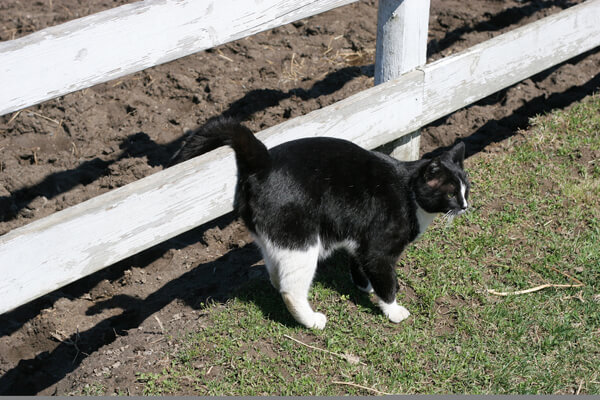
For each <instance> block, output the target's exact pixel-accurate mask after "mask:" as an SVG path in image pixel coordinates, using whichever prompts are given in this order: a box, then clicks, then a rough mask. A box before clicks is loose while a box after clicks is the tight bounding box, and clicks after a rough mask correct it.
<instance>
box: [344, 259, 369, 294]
mask: <svg viewBox="0 0 600 400" xmlns="http://www.w3.org/2000/svg"><path fill="white" fill-rule="evenodd" d="M349 262H350V277H351V278H352V282H353V283H354V284H355V285H356V287H357V288H358V289H359V290H362V291H363V292H365V293H373V286H372V285H371V282H370V281H369V278H367V275H366V274H365V273H364V271H363V270H362V268H361V266H360V264H359V262H358V260H356V259H355V258H354V257H351V258H350V261H349Z"/></svg>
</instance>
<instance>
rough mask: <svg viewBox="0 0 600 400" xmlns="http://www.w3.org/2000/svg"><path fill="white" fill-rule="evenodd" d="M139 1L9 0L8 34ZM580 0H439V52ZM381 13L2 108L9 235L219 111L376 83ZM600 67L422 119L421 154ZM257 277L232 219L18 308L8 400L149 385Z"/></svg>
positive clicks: (5, 366) (496, 128)
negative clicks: (184, 336)
mask: <svg viewBox="0 0 600 400" xmlns="http://www.w3.org/2000/svg"><path fill="white" fill-rule="evenodd" d="M128 2H130V1H117V0H113V1H108V0H94V1H82V0H53V1H49V2H42V1H37V2H22V1H18V0H6V1H3V2H2V4H0V10H1V12H0V40H10V39H13V38H16V37H20V36H24V35H26V34H28V33H31V32H34V31H37V30H39V29H42V28H45V27H47V26H51V25H55V24H58V23H61V22H65V21H67V20H70V19H73V18H77V17H81V16H84V15H88V14H91V13H94V12H98V11H101V10H105V9H108V8H111V7H115V6H118V5H121V4H125V3H128ZM579 2H580V1H567V0H556V1H529V2H523V1H517V0H507V1H504V2H499V1H496V0H473V1H470V2H464V1H461V0H447V1H441V0H432V4H431V13H430V27H429V44H428V61H433V60H436V59H439V58H441V57H444V56H447V55H450V54H453V53H456V52H458V51H460V50H463V49H465V48H468V47H470V46H472V45H474V44H476V43H478V42H481V41H484V40H487V39H489V38H491V37H493V36H496V35H498V34H501V33H503V32H506V31H508V30H510V29H513V28H515V27H517V26H520V25H523V24H526V23H529V22H532V21H534V20H537V19H539V18H541V17H544V16H547V15H549V14H552V13H556V12H559V11H561V10H562V9H564V8H567V7H569V6H572V5H573V4H576V3H579ZM376 19H377V9H376V2H375V1H374V0H368V1H361V2H358V3H356V4H352V5H349V6H346V7H342V8H339V9H336V10H332V11H330V12H327V13H324V14H321V15H317V16H314V17H311V18H308V19H305V20H302V21H298V22H295V23H293V24H289V25H286V26H283V27H280V28H276V29H272V30H270V31H267V32H263V33H260V34H257V35H254V36H252V37H249V38H246V39H242V40H238V41H235V42H232V43H229V44H226V45H223V46H220V47H218V48H215V49H212V50H209V51H205V52H202V53H198V54H195V55H192V56H189V57H185V58H183V59H180V60H177V61H174V62H171V63H168V64H165V65H161V66H157V67H154V68H151V69H148V70H145V71H142V72H139V73H136V74H133V75H131V76H127V77H124V78H121V79H119V80H116V81H112V82H108V83H105V84H102V85H97V86H95V87H92V88H89V89H86V90H83V91H79V92H76V93H72V94H69V95H66V96H63V97H60V98H58V99H55V100H52V101H48V102H45V103H43V104H41V105H38V106H34V107H30V108H28V109H26V110H22V111H19V112H16V113H13V114H10V115H5V116H1V117H0V151H1V152H0V234H4V233H6V232H8V231H10V230H12V229H15V228H17V227H20V226H23V225H25V224H27V223H29V222H31V221H34V220H36V219H39V218H42V217H44V216H47V215H49V214H51V213H54V212H56V211H59V210H61V209H64V208H66V207H69V206H72V205H74V204H77V203H80V202H82V201H85V200H87V199H90V198H92V197H95V196H97V195H99V194H101V193H104V192H106V191H108V190H111V189H113V188H116V187H119V186H122V185H125V184H127V183H130V182H132V181H134V180H136V179H139V178H142V177H144V176H147V175H149V174H152V173H154V172H157V171H159V170H161V169H163V168H165V166H166V165H167V164H168V162H169V160H170V159H171V156H172V155H173V154H174V152H175V151H176V149H178V148H179V146H180V145H181V142H182V139H183V138H184V133H185V132H186V131H187V130H188V129H191V128H193V127H195V126H197V125H200V124H203V123H204V122H206V121H207V120H208V119H210V118H212V117H215V116H219V115H235V116H237V117H242V118H244V119H245V120H246V121H247V125H248V126H249V127H250V128H252V129H253V130H256V131H258V130H261V129H265V128H267V127H270V126H272V125H275V124H278V123H280V122H282V121H284V120H287V119H289V118H293V117H296V116H299V115H303V114H306V113H308V112H310V111H312V110H315V109H319V108H321V107H324V106H326V105H329V104H332V103H334V102H336V101H339V100H342V99H344V98H346V97H348V96H349V95H351V94H354V93H356V92H359V91H361V90H364V89H367V88H369V87H372V85H373V70H374V69H373V61H374V53H375V36H376ZM598 71H600V54H597V52H594V51H592V52H589V53H587V54H584V55H582V56H580V57H577V58H575V59H573V60H570V61H568V62H565V63H563V64H561V65H559V66H557V67H554V68H551V69H549V70H547V71H544V72H543V73H540V74H538V75H536V76H534V77H531V78H530V79H527V80H525V81H523V82H520V83H518V84H516V85H514V86H512V87H510V88H507V89H505V90H502V91H500V92H498V93H496V94H494V95H492V96H489V97H487V98H485V99H483V100H481V101H479V102H478V103H477V104H475V105H473V106H471V107H467V108H465V109H462V110H459V111H457V112H455V113H453V114H451V115H449V116H447V117H445V118H442V119H440V120H438V121H436V122H434V123H432V124H430V125H429V126H427V127H424V128H423V129H422V130H421V132H422V139H421V153H422V154H427V153H430V152H432V151H434V150H436V149H437V148H439V147H444V146H449V145H451V144H453V143H454V142H455V141H457V140H464V141H465V143H466V144H467V149H468V154H469V155H475V156H477V155H476V154H477V153H478V152H496V151H501V150H502V149H503V148H504V147H503V146H504V144H503V142H502V141H503V140H504V139H506V138H508V137H510V136H512V135H514V134H515V133H516V132H517V131H518V130H519V129H520V128H523V127H525V126H526V124H527V122H528V119H529V118H530V117H533V116H534V115H536V114H538V113H544V112H547V111H550V110H551V109H552V108H562V107H566V106H568V105H570V104H572V103H573V102H575V101H577V100H579V99H581V98H583V97H584V96H586V95H588V94H590V93H592V92H594V91H595V90H597V88H598V86H599V84H600V75H599V74H598ZM14 267H15V268H18V266H14ZM248 281H256V282H260V283H261V284H263V283H264V285H269V282H268V279H267V277H266V272H265V270H264V267H263V266H262V265H261V259H260V255H259V253H258V251H257V250H256V248H255V247H254V246H253V245H252V244H251V238H250V237H249V235H248V233H247V232H246V230H245V228H244V227H243V226H242V225H241V224H240V222H239V221H237V220H235V219H234V217H233V216H231V215H229V216H225V217H222V218H219V219H218V220H216V221H213V222H212V223H210V224H208V225H206V226H202V227H199V228H197V229H195V230H193V231H190V232H188V233H186V234H183V235H180V236H178V237H176V238H174V239H172V240H169V241H168V242H165V243H162V244H160V245H158V246H155V247H153V248H152V249H149V250H147V251H145V252H143V253H141V254H138V255H135V256H133V257H130V258H129V259H126V260H123V261H121V262H119V263H117V264H115V265H113V266H111V267H109V268H106V269H104V270H102V271H100V272H98V273H96V274H94V275H91V276H89V277H86V278H84V279H81V280H80V281H78V282H75V283H73V284H71V285H69V286H67V287H64V288H62V289H60V290H58V291H55V292H53V293H51V294H49V295H47V296H44V297H42V298H40V299H38V300H36V301H34V302H31V303H30V304H27V305H25V306H23V307H20V308H19V309H17V310H15V311H13V312H10V313H6V314H4V315H2V316H0V373H1V374H2V376H1V377H0V394H46V395H48V394H60V395H67V394H83V393H94V392H93V388H94V387H93V385H94V383H95V382H97V381H98V380H99V379H101V380H102V382H103V386H104V387H103V393H106V394H112V393H120V394H140V393H141V390H142V389H141V388H142V383H141V382H140V380H138V377H136V372H139V371H141V370H145V371H148V370H155V371H160V370H161V369H162V367H164V363H165V362H166V359H165V354H167V353H169V352H172V351H173V350H174V349H173V348H172V347H173V345H174V344H173V343H171V342H169V340H168V339H167V336H166V335H165V334H164V333H165V332H168V333H176V332H184V331H186V330H191V329H201V327H202V326H203V324H204V325H206V324H208V323H209V321H208V320H207V318H205V317H204V314H203V311H202V310H203V307H204V306H205V304H207V303H211V302H217V303H218V302H220V301H224V300H226V299H227V298H229V297H230V296H231V295H232V293H233V291H234V290H235V288H236V287H238V286H239V285H241V284H243V283H246V282H248ZM407 290H408V289H407ZM451 305H452V301H446V302H443V303H440V309H441V310H442V311H443V310H446V308H449V307H451ZM447 311H448V313H447V314H444V313H442V314H443V315H449V316H451V315H452V314H451V312H450V311H449V310H447ZM444 312H445V311H444ZM438 325H439V326H438V328H439V333H440V334H445V333H448V332H449V331H450V330H452V329H453V325H452V319H451V318H450V317H447V318H445V317H443V316H441V317H440V323H439V324H438ZM86 385H87V386H86Z"/></svg>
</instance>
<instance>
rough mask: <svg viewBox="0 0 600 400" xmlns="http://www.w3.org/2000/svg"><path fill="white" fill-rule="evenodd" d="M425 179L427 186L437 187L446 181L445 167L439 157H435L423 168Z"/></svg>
mask: <svg viewBox="0 0 600 400" xmlns="http://www.w3.org/2000/svg"><path fill="white" fill-rule="evenodd" d="M423 179H425V183H426V184H427V186H429V187H431V188H434V189H437V188H439V187H440V186H441V185H442V184H443V183H444V168H443V167H442V163H441V161H440V159H439V158H437V157H436V158H434V159H433V160H431V161H429V163H428V164H427V165H426V166H425V168H424V169H423Z"/></svg>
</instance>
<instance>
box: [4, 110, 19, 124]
mask: <svg viewBox="0 0 600 400" xmlns="http://www.w3.org/2000/svg"><path fill="white" fill-rule="evenodd" d="M21 111H22V110H19V111H17V112H16V113H14V114H13V116H12V117H10V119H9V120H8V123H7V125H8V124H10V123H11V122H13V121H14V120H15V118H17V117H18V116H19V114H21Z"/></svg>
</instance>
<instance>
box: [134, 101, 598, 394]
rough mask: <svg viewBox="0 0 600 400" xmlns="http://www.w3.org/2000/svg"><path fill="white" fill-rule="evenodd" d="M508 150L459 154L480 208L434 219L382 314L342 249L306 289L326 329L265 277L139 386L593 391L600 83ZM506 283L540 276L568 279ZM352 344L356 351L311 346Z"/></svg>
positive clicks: (183, 341)
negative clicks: (391, 315)
mask: <svg viewBox="0 0 600 400" xmlns="http://www.w3.org/2000/svg"><path fill="white" fill-rule="evenodd" d="M505 145H506V146H505V147H506V148H507V150H505V151H503V152H500V153H495V154H487V153H481V154H478V155H476V156H474V157H472V158H470V159H469V160H467V162H466V166H467V169H468V170H469V173H470V177H471V180H472V183H473V187H472V191H471V200H472V205H473V207H472V211H471V212H470V213H468V214H467V215H466V216H464V217H461V218H458V219H456V220H455V221H454V224H453V225H452V226H451V227H446V226H444V225H443V223H442V222H437V223H436V224H435V225H434V226H433V227H432V228H430V230H429V231H428V232H427V233H426V234H425V235H424V237H423V238H422V239H421V240H420V241H419V242H418V243H417V244H416V245H414V246H412V247H411V248H410V249H409V250H408V251H406V252H405V254H404V255H403V256H402V257H401V259H400V261H399V266H398V279H399V281H400V283H401V290H400V292H399V295H398V297H399V300H400V302H401V303H403V304H404V305H405V306H406V307H407V308H408V309H409V310H410V311H411V313H412V316H411V317H410V318H409V319H408V320H407V321H404V322H402V323H400V324H398V325H394V324H392V323H390V322H388V321H387V320H386V319H385V318H384V317H383V315H381V313H380V312H379V310H378V309H377V308H376V307H375V306H374V305H373V304H372V302H371V300H370V299H369V298H368V296H366V295H364V294H362V293H361V292H359V291H357V290H356V289H355V288H354V287H353V286H352V285H351V283H350V280H349V278H348V274H347V272H346V271H345V269H344V266H343V264H344V259H343V257H338V258H337V259H335V260H334V261H332V262H330V263H328V264H327V265H326V266H325V267H324V268H322V269H321V270H320V271H319V273H318V277H317V279H316V282H315V284H314V286H313V290H312V292H311V302H312V304H313V305H314V307H315V308H316V309H317V310H318V311H322V312H325V313H326V314H327V316H328V325H327V327H326V329H325V330H324V331H311V330H307V329H304V328H302V327H300V326H298V325H297V324H296V323H295V322H294V321H293V319H292V318H291V317H290V315H289V314H288V312H287V311H286V310H285V307H284V304H283V302H282V300H281V299H280V297H279V296H278V294H277V293H276V291H275V290H274V289H273V288H271V286H270V284H269V283H268V281H262V280H261V281H252V282H250V283H249V284H248V285H246V286H245V287H244V288H243V289H241V290H240V291H239V292H238V293H236V295H235V296H234V297H233V299H232V300H229V301H228V302H227V303H225V304H224V305H208V306H207V307H206V310H205V311H206V319H207V320H206V321H205V322H206V323H205V324H203V326H205V327H204V328H203V329H201V330H198V331H195V332H187V333H185V334H182V335H181V336H180V337H179V338H177V339H176V342H177V345H176V346H175V347H176V348H177V350H174V352H173V353H172V354H170V359H171V363H170V366H169V367H168V368H165V369H164V370H162V371H159V372H156V371H145V372H140V374H139V375H138V380H139V382H141V383H143V384H144V386H145V391H144V393H145V394H198V395H265V394H269V395H342V394H350V395H365V394H377V393H376V392H375V391H372V390H369V389H364V388H359V387H358V386H349V385H342V384H339V383H336V382H346V383H351V384H352V385H361V386H363V387H367V388H370V389H374V390H378V391H381V392H386V393H426V394H440V393H455V394H463V393H468V394H551V393H576V392H579V393H582V394H583V393H585V394H596V395H597V394H600V370H599V369H598V365H600V283H598V282H599V278H600V206H599V205H600V159H599V158H600V97H599V96H592V97H590V98H588V99H586V100H585V101H583V102H582V103H581V104H578V105H576V106H574V107H572V108H571V109H569V110H567V111H558V112H555V113H553V114H551V115H547V116H540V117H537V118H535V119H533V120H532V121H531V127H530V128H529V129H528V130H527V131H525V132H522V135H517V136H516V137H514V138H513V139H509V141H508V142H507V143H505ZM570 277H573V278H576V279H578V280H579V281H581V282H583V283H584V285H585V286H583V287H577V288H546V289H543V290H539V291H536V292H533V293H528V294H521V295H513V296H507V297H500V296H496V295H492V294H490V293H489V292H488V289H494V290H497V291H517V290H523V289H527V288H531V287H535V286H539V285H541V284H546V283H552V284H573V283H576V282H575V281H574V280H572V279H571V278H570ZM286 335H287V336H291V337H293V338H296V339H298V340H300V341H302V342H304V343H306V344H310V345H311V346H314V347H316V348H319V349H323V350H327V351H329V352H334V353H338V354H351V355H354V356H356V357H358V358H359V359H360V363H351V362H348V361H347V360H345V359H343V358H340V357H338V356H336V355H332V354H330V353H326V352H323V351H320V350H316V349H313V348H309V347H306V346H303V345H301V344H299V343H297V342H295V341H292V340H290V339H289V338H288V337H286Z"/></svg>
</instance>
